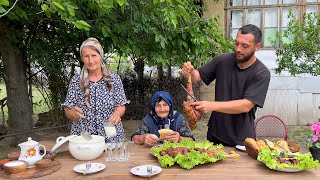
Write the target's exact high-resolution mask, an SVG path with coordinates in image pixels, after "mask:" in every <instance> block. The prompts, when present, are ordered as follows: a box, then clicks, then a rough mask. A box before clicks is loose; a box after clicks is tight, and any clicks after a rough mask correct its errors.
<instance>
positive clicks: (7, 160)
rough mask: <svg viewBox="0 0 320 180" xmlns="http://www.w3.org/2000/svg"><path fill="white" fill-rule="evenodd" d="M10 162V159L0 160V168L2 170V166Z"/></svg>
mask: <svg viewBox="0 0 320 180" xmlns="http://www.w3.org/2000/svg"><path fill="white" fill-rule="evenodd" d="M10 161H11V160H10V159H2V160H0V168H1V169H3V166H4V164H5V163H8V162H10Z"/></svg>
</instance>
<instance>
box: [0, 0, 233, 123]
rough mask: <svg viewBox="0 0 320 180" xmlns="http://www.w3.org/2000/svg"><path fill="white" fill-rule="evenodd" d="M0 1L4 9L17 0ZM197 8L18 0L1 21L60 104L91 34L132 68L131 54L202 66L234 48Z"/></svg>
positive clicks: (176, 1)
mask: <svg viewBox="0 0 320 180" xmlns="http://www.w3.org/2000/svg"><path fill="white" fill-rule="evenodd" d="M0 2H1V3H0V12H1V11H2V12H5V13H6V12H7V11H9V8H10V7H12V6H13V3H14V2H15V1H14V0H10V1H6V0H0ZM7 2H9V4H8V3H7ZM199 11H200V6H196V5H194V1H193V0H183V1H182V0H152V1H150V0H131V1H128V0H99V1H92V0H81V1H79V0H19V1H18V3H17V4H16V5H15V6H14V8H12V9H11V10H10V12H8V13H7V14H6V16H4V17H2V19H1V20H3V21H5V22H6V25H7V27H5V28H6V29H7V30H8V33H9V34H10V35H9V36H10V39H11V40H12V41H11V42H12V45H13V46H14V47H16V51H21V54H23V55H25V61H26V62H27V64H28V66H30V67H31V71H32V72H31V76H30V79H31V80H32V81H33V83H34V84H35V86H36V87H37V88H38V90H39V91H40V92H41V93H42V94H43V96H44V102H46V104H47V105H48V106H49V107H50V109H61V106H60V104H61V103H62V101H63V100H64V97H65V94H66V92H67V90H66V88H67V84H68V82H69V80H70V77H71V76H72V75H73V73H74V72H73V71H74V69H75V67H77V66H80V67H81V62H79V59H80V58H79V52H78V48H79V46H80V44H81V42H82V41H83V40H84V39H86V38H88V37H96V38H97V39H99V41H100V42H101V43H102V45H103V47H104V50H105V52H106V53H108V54H110V53H117V54H120V55H121V61H120V64H121V65H122V66H125V68H123V69H130V68H131V69H132V67H131V65H129V64H128V63H123V62H122V60H127V59H126V58H127V57H130V60H132V61H133V63H134V65H135V63H137V61H136V59H140V60H143V61H144V62H143V63H145V64H149V65H159V64H162V65H168V64H171V65H173V66H175V65H181V64H182V62H185V61H187V60H190V61H192V62H193V64H194V65H195V66H198V65H201V64H203V63H205V62H207V61H208V60H209V59H211V58H212V56H214V55H216V54H220V53H222V52H226V51H230V50H231V48H232V43H231V40H226V39H224V38H223V32H222V31H221V30H220V26H221V25H220V24H219V23H218V20H217V19H202V18H201V17H200V16H199V15H198V12H199ZM115 62H119V61H118V60H117V59H115ZM115 64H116V63H113V64H111V69H113V68H115V67H114V66H115ZM141 67H142V68H143V66H141ZM141 67H140V70H141V69H142V68H141ZM134 69H135V70H137V69H136V68H134ZM117 71H118V69H117ZM120 71H121V69H120ZM39 72H40V73H39ZM48 90H49V92H48ZM60 119H61V118H60Z"/></svg>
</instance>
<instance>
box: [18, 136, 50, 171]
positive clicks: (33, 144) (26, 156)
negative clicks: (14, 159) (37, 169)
mask: <svg viewBox="0 0 320 180" xmlns="http://www.w3.org/2000/svg"><path fill="white" fill-rule="evenodd" d="M19 146H20V148H21V152H20V157H19V159H18V160H22V161H25V162H26V163H27V164H28V167H27V168H33V167H34V166H35V163H36V162H37V161H39V160H41V159H42V157H43V156H45V155H46V147H45V146H44V145H42V144H39V143H38V142H37V141H34V140H32V139H31V137H29V138H28V141H26V142H23V143H21V144H19ZM40 147H43V150H44V153H43V154H42V155H40V153H39V148H40Z"/></svg>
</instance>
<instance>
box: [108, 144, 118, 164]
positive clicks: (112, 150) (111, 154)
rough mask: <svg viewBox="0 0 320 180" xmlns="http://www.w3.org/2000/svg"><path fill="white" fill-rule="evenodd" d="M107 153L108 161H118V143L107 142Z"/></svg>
mask: <svg viewBox="0 0 320 180" xmlns="http://www.w3.org/2000/svg"><path fill="white" fill-rule="evenodd" d="M105 154H106V161H107V162H114V161H117V160H118V159H119V151H118V145H117V143H106V148H105Z"/></svg>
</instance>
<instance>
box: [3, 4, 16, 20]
mask: <svg viewBox="0 0 320 180" xmlns="http://www.w3.org/2000/svg"><path fill="white" fill-rule="evenodd" d="M17 2H18V0H16V2H14V4H13V6H12V7H11V8H9V9H8V11H7V12H5V13H4V14H2V15H0V18H2V17H3V16H5V15H7V14H8V13H9V12H10V11H11V9H12V8H13V7H14V6H15V5H16V4H17Z"/></svg>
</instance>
